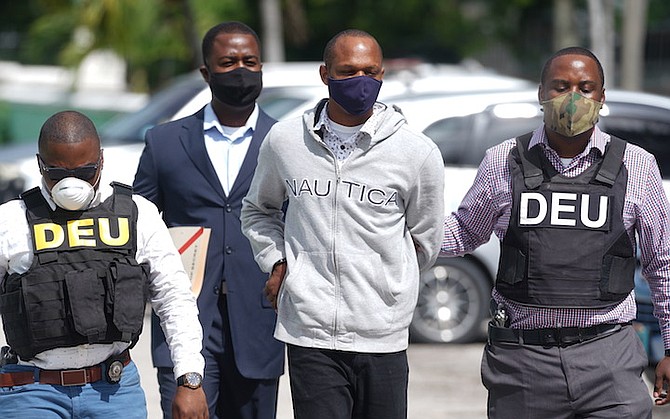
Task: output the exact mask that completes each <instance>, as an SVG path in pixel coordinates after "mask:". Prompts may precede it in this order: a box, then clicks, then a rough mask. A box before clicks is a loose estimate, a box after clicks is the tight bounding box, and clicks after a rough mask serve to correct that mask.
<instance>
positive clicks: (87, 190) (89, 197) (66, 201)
mask: <svg viewBox="0 0 670 419" xmlns="http://www.w3.org/2000/svg"><path fill="white" fill-rule="evenodd" d="M96 183H97V182H96ZM94 196H95V190H94V189H93V186H91V184H90V183H88V182H86V181H85V180H81V179H79V178H76V177H66V178H63V179H61V180H60V181H58V183H56V184H55V185H54V187H53V188H51V199H53V200H54V202H55V203H56V205H58V206H59V207H61V208H63V209H66V210H68V211H79V210H82V209H86V208H87V207H88V205H89V204H90V203H91V201H93V197H94Z"/></svg>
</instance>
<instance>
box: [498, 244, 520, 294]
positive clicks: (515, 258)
mask: <svg viewBox="0 0 670 419" xmlns="http://www.w3.org/2000/svg"><path fill="white" fill-rule="evenodd" d="M525 275H526V255H524V254H523V253H522V252H521V251H520V250H519V249H517V248H515V247H512V246H507V245H505V244H502V245H501V246H500V261H499V263H498V274H497V276H496V282H504V283H506V284H510V285H513V284H516V283H518V282H521V281H523V279H524V277H525Z"/></svg>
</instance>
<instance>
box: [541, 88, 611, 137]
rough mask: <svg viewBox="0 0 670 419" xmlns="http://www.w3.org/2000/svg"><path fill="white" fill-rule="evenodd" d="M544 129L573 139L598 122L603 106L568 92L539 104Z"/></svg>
mask: <svg viewBox="0 0 670 419" xmlns="http://www.w3.org/2000/svg"><path fill="white" fill-rule="evenodd" d="M541 105H542V107H543V109H544V124H545V125H546V127H547V128H548V129H550V130H552V131H554V132H556V133H558V134H560V135H563V136H565V137H575V136H577V135H579V134H581V133H583V132H585V131H588V130H589V129H591V128H593V126H594V125H595V124H596V122H598V115H599V112H600V108H602V106H603V104H602V103H601V102H597V101H595V100H593V99H589V98H587V97H585V96H582V95H580V94H579V93H575V92H569V93H565V94H562V95H560V96H556V97H555V98H553V99H549V100H545V101H544V102H541Z"/></svg>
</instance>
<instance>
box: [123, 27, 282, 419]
mask: <svg viewBox="0 0 670 419" xmlns="http://www.w3.org/2000/svg"><path fill="white" fill-rule="evenodd" d="M202 56H203V60H204V65H203V66H202V67H200V72H201V73H202V76H203V78H204V79H205V81H206V82H207V83H208V84H209V87H210V89H211V91H212V101H211V103H209V104H207V106H205V107H204V108H203V109H201V110H199V111H198V112H196V113H195V114H194V115H191V116H189V117H186V118H184V119H180V120H177V121H173V122H169V123H166V124H163V125H159V126H156V127H154V128H152V129H151V130H149V131H148V132H147V134H146V144H145V147H144V151H143V153H142V157H141V159H140V163H139V167H138V169H137V173H136V175H135V182H134V185H133V186H134V188H135V191H136V192H137V193H139V194H140V195H143V196H144V197H146V198H147V199H149V200H151V201H153V202H154V203H155V204H156V205H157V206H158V209H159V210H160V211H162V213H163V218H164V219H165V222H166V223H167V225H168V226H169V227H174V226H204V227H208V228H210V229H211V236H210V240H209V248H208V251H207V263H206V267H205V278H204V282H203V286H202V289H201V291H200V294H199V296H198V308H199V310H200V322H201V323H202V327H203V355H204V357H205V374H204V378H203V388H204V390H205V394H206V395H207V402H208V404H209V414H210V418H236V419H237V418H241V419H252V418H253V419H265V418H275V416H276V406H277V390H278V383H279V376H280V375H281V374H282V373H283V370H284V346H283V344H281V343H280V342H278V341H277V340H275V339H274V338H273V336H272V333H273V329H274V325H275V319H276V315H275V311H274V310H273V308H272V306H271V305H270V303H269V302H268V301H267V300H266V298H265V297H264V295H263V287H264V285H265V281H266V280H267V275H265V274H264V273H263V272H261V270H260V269H259V268H258V266H257V264H256V262H255V261H254V257H253V253H252V251H251V247H250V245H249V242H248V240H247V239H246V238H245V237H244V236H243V235H242V231H241V228H240V210H241V208H242V198H244V196H245V195H246V194H247V191H248V189H249V185H250V183H251V179H252V177H253V174H254V170H255V169H256V159H257V157H258V149H259V147H260V144H261V142H262V141H263V138H264V137H265V134H266V133H267V131H268V130H269V129H270V127H271V126H272V125H273V124H274V123H275V122H276V121H275V120H274V119H272V118H271V117H269V116H268V115H267V114H266V113H265V112H263V110H261V109H259V107H258V106H257V105H256V98H257V97H258V95H259V94H260V92H261V88H262V81H261V77H262V73H261V68H262V63H261V54H260V41H259V39H258V35H256V33H255V32H254V31H253V30H252V29H251V28H249V27H248V26H246V25H245V24H243V23H240V22H224V23H221V24H219V25H216V26H214V27H213V28H211V29H210V30H209V31H208V32H207V34H206V35H205V37H204V38H203V41H202ZM153 320H154V321H153V323H152V326H153V327H152V338H153V339H152V349H153V362H154V366H156V367H157V368H158V382H159V385H160V392H161V407H162V408H163V413H164V415H165V417H166V418H167V417H170V403H171V401H172V398H173V396H174V393H175V390H176V385H179V384H181V383H176V382H175V378H174V377H173V374H172V362H171V361H170V358H169V352H168V350H167V349H168V348H167V345H166V342H165V337H164V336H163V333H162V331H161V329H160V327H158V326H159V325H158V323H157V321H158V320H157V317H156V316H155V315H154V318H153Z"/></svg>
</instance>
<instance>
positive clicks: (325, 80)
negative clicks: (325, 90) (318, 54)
mask: <svg viewBox="0 0 670 419" xmlns="http://www.w3.org/2000/svg"><path fill="white" fill-rule="evenodd" d="M319 75H320V76H321V81H322V82H323V84H325V85H326V86H327V85H328V69H327V68H326V66H325V65H324V64H321V66H320V67H319Z"/></svg>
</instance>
